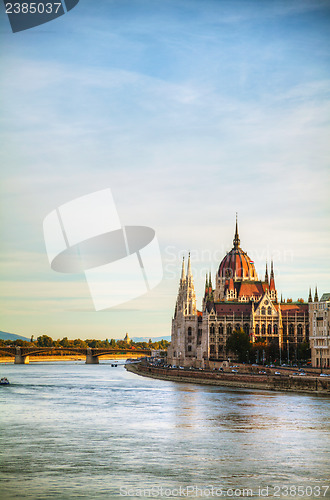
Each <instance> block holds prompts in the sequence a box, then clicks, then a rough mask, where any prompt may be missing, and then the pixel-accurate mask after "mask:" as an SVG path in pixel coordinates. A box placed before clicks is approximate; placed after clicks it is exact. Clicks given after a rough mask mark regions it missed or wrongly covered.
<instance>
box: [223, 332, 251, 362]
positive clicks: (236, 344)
mask: <svg viewBox="0 0 330 500" xmlns="http://www.w3.org/2000/svg"><path fill="white" fill-rule="evenodd" d="M226 349H227V351H231V352H233V353H234V354H236V356H238V361H239V363H243V362H246V361H248V360H249V353H250V350H251V342H250V338H249V336H248V334H247V333H245V332H244V331H243V330H242V329H240V330H239V331H236V330H235V331H234V332H233V333H232V334H231V335H230V336H229V337H228V339H227V342H226Z"/></svg>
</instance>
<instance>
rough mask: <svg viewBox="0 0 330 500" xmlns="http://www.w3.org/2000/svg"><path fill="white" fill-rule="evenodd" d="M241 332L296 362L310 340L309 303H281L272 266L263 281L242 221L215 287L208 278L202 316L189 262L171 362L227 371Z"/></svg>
mask: <svg viewBox="0 0 330 500" xmlns="http://www.w3.org/2000/svg"><path fill="white" fill-rule="evenodd" d="M309 301H311V295H310V297H309ZM239 330H244V332H245V333H247V334H248V335H249V336H250V340H251V341H252V342H257V343H263V344H264V345H270V344H271V345H272V346H273V347H274V352H278V353H279V355H280V356H281V354H282V352H283V354H284V352H285V354H287V355H288V356H290V353H291V358H292V355H295V356H297V346H298V344H299V343H301V342H304V341H308V337H309V320H308V303H303V302H302V301H301V300H300V301H299V302H296V303H293V302H292V301H289V300H288V301H287V302H285V301H282V300H281V301H278V296H277V290H276V286H275V277H274V269H273V262H271V269H270V275H268V268H267V263H266V272H265V278H264V280H260V279H259V278H258V274H257V271H256V269H255V266H254V262H253V261H252V260H251V259H250V257H249V256H248V254H247V253H246V252H245V251H244V250H243V249H242V248H241V246H240V239H239V234H238V223H237V218H236V228H235V235H234V240H233V248H232V249H231V250H230V252H228V253H227V254H226V255H225V257H224V258H223V259H222V261H221V263H220V265H219V269H218V272H217V274H216V276H215V287H213V284H212V279H211V276H210V275H209V277H206V283H205V293H204V297H203V300H202V310H201V311H199V310H198V309H197V307H196V293H195V288H194V282H193V276H192V272H191V262H190V255H189V257H188V266H187V273H186V270H185V265H184V259H183V262H182V272H181V279H180V284H179V291H178V297H177V301H176V306H175V312H174V317H173V319H172V336H171V345H170V348H169V350H168V362H169V363H170V364H172V365H177V366H188V367H189V366H193V367H196V368H200V367H201V368H209V367H211V368H213V367H218V366H221V364H222V363H223V362H224V361H226V360H228V353H227V352H226V341H227V338H228V336H229V335H231V334H232V333H233V332H234V331H239ZM292 353H293V354H292Z"/></svg>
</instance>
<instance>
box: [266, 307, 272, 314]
mask: <svg viewBox="0 0 330 500" xmlns="http://www.w3.org/2000/svg"><path fill="white" fill-rule="evenodd" d="M267 314H272V308H271V307H270V306H269V307H268V309H267Z"/></svg>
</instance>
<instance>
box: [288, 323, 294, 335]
mask: <svg viewBox="0 0 330 500" xmlns="http://www.w3.org/2000/svg"><path fill="white" fill-rule="evenodd" d="M289 335H294V325H293V324H292V323H290V325H289Z"/></svg>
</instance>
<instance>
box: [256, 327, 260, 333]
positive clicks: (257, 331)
mask: <svg viewBox="0 0 330 500" xmlns="http://www.w3.org/2000/svg"><path fill="white" fill-rule="evenodd" d="M259 333H260V329H259V325H256V335H259Z"/></svg>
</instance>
